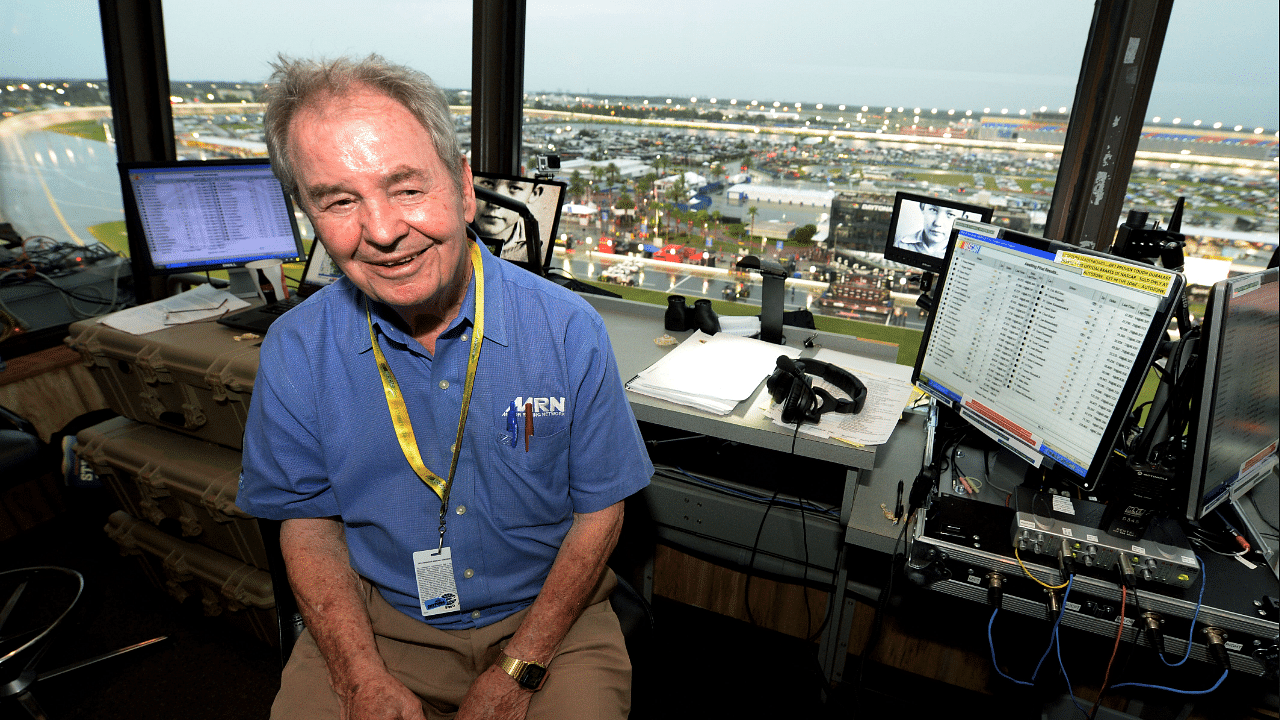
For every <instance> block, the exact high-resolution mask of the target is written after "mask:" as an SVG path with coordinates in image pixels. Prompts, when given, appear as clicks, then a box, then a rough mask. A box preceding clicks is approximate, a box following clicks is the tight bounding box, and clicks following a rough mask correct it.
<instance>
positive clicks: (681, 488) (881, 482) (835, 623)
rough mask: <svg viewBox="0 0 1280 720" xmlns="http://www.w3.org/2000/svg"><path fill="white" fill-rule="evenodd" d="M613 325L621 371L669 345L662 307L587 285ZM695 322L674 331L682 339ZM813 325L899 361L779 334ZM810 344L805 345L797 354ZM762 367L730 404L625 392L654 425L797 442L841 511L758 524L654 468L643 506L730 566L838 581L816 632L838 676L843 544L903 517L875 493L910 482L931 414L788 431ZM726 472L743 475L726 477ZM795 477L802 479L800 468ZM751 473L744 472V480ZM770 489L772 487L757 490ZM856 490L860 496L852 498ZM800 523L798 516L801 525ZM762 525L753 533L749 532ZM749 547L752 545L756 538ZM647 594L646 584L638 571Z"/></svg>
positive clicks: (754, 443) (661, 530)
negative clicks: (871, 429)
mask: <svg viewBox="0 0 1280 720" xmlns="http://www.w3.org/2000/svg"><path fill="white" fill-rule="evenodd" d="M585 297H586V300H587V301H588V302H590V303H591V304H592V306H594V307H595V308H596V310H597V311H598V312H599V313H600V315H601V317H603V318H604V321H605V325H606V326H607V328H608V330H609V338H610V341H611V342H612V343H613V349H614V353H615V355H616V356H617V359H618V368H619V372H620V373H621V375H622V379H623V381H624V382H625V381H626V380H627V379H629V378H631V377H633V376H635V375H636V374H637V373H639V372H640V371H641V370H644V369H645V368H647V367H649V366H650V365H652V364H653V363H654V362H655V361H657V360H658V359H660V358H661V357H663V355H664V354H665V353H666V352H667V350H666V349H664V348H662V347H659V346H657V345H655V344H654V342H653V340H654V338H657V337H658V336H660V335H662V334H663V333H664V332H665V331H664V330H663V314H664V312H665V308H662V307H659V306H654V305H645V304H641V303H635V302H629V301H625V300H616V299H613V298H605V297H599V296H593V295H588V296H585ZM691 332H692V331H688V332H682V333H671V334H672V335H673V336H674V337H677V338H678V339H684V338H685V337H687V336H688V335H690V334H691ZM811 336H812V337H813V342H814V344H815V345H817V346H820V347H825V348H829V349H833V350H838V351H840V352H846V353H850V354H855V355H862V356H864V357H870V358H873V359H876V360H883V361H886V362H895V360H896V358H897V347H896V346H892V345H885V344H883V343H878V342H870V341H864V340H859V339H857V338H853V337H850V336H846V335H836V334H833V333H824V332H818V331H813V330H803V329H800V328H786V340H787V344H788V345H790V346H792V347H796V348H799V347H801V344H802V342H803V341H804V340H805V339H807V338H809V337H811ZM813 353H814V350H808V349H806V350H804V351H803V352H802V357H807V356H810V355H812V354H813ZM763 381H764V377H761V383H760V388H759V389H758V390H757V391H756V392H755V393H754V394H753V395H752V396H751V397H750V398H749V399H748V400H746V401H743V402H741V403H739V404H738V406H737V408H735V410H734V411H733V412H732V413H730V414H728V415H723V416H721V415H715V414H712V413H708V412H704V411H701V410H697V409H694V408H690V407H687V406H684V405H678V404H675V403H671V402H668V401H665V400H659V399H656V398H652V397H649V396H646V395H640V394H638V393H633V392H628V393H627V397H628V400H629V401H630V403H631V408H632V410H633V412H634V413H635V416H636V419H637V420H639V421H640V422H641V423H648V424H652V425H655V426H659V427H662V428H670V429H673V430H678V431H684V432H687V433H696V434H701V435H706V436H709V437H712V438H719V439H722V440H726V441H730V442H736V443H742V444H743V445H746V446H750V447H751V448H753V449H755V450H758V451H765V452H771V453H776V454H777V455H779V456H780V457H790V456H791V455H792V446H793V442H794V447H795V452H794V455H795V457H797V458H800V459H804V460H808V461H815V462H817V463H824V464H828V465H830V466H831V467H832V468H834V469H835V471H834V472H833V473H832V478H833V480H832V481H833V482H839V483H841V485H842V487H841V488H840V489H839V497H840V502H839V507H840V513H839V522H838V524H836V523H822V522H816V521H815V518H813V517H809V518H805V517H803V516H801V515H800V514H798V513H788V512H785V511H782V510H773V511H772V512H774V513H777V516H775V515H772V514H771V515H770V516H769V517H770V518H771V521H770V523H769V524H768V525H767V526H765V525H764V520H765V513H766V512H767V511H768V510H765V509H762V508H761V507H760V505H759V503H753V502H749V501H745V500H741V499H737V498H733V497H730V496H726V495H724V494H722V493H717V492H714V491H710V490H706V489H703V488H699V487H697V486H695V485H691V484H689V483H684V482H680V481H675V480H670V479H667V478H664V477H662V476H660V475H659V476H655V477H654V480H653V483H652V484H651V485H650V487H649V488H648V489H646V491H645V492H644V496H645V499H646V501H647V509H648V512H649V514H650V516H651V518H652V520H653V522H654V524H655V526H656V529H657V535H658V538H659V539H660V540H663V541H666V542H671V543H674V544H676V545H678V546H682V547H685V548H690V549H692V550H694V551H696V552H699V553H702V554H707V555H711V556H713V557H716V558H717V559H720V560H723V561H725V562H728V563H731V564H733V565H735V566H739V567H742V566H747V565H748V564H750V565H751V566H752V567H753V568H755V569H759V570H764V571H767V572H771V573H775V574H780V575H783V576H788V577H793V578H795V579H796V581H797V582H798V581H800V580H801V579H802V578H806V579H809V580H816V581H818V582H820V583H823V584H826V585H827V586H829V587H831V588H833V589H838V590H837V591H836V592H832V594H831V601H830V606H829V607H828V613H829V617H830V618H831V620H830V621H829V622H828V623H827V625H826V628H825V630H824V632H823V634H822V640H821V644H820V647H819V653H820V660H821V663H822V666H823V670H824V672H825V674H826V677H827V679H828V680H829V681H830V682H833V683H836V682H839V681H840V680H841V678H842V674H843V666H844V660H845V657H846V655H847V652H848V647H847V645H848V637H849V632H850V627H851V623H852V620H853V609H854V601H853V600H851V599H849V598H847V593H846V590H847V589H848V588H849V568H848V567H847V562H846V558H845V550H846V547H847V546H848V545H850V544H852V545H855V546H858V547H865V548H869V549H872V550H876V551H879V552H883V553H886V554H887V553H889V552H891V551H892V549H893V545H894V542H895V540H896V539H897V537H898V534H899V533H900V531H901V529H902V527H901V525H895V524H893V523H892V522H891V521H889V520H888V519H886V517H885V516H884V513H883V511H882V510H881V507H880V504H881V503H884V504H885V505H886V506H887V507H889V508H890V509H892V508H893V507H894V505H895V503H896V501H897V485H898V482H899V481H902V482H903V483H904V485H905V487H906V488H908V489H909V488H910V486H911V482H912V480H913V479H914V478H915V476H916V474H917V473H918V472H919V471H920V467H921V461H922V459H923V457H924V451H925V444H926V436H927V430H928V428H927V424H926V422H925V417H924V416H922V415H913V414H908V415H907V418H906V419H905V420H904V421H903V422H902V423H900V424H899V426H898V429H897V430H896V431H895V432H894V435H893V437H892V438H891V439H890V441H889V442H888V443H886V444H884V445H881V446H878V447H855V446H851V445H848V444H846V443H843V442H840V441H838V440H830V439H822V438H816V437H811V436H806V435H803V434H801V435H799V436H797V437H793V434H792V432H790V431H789V430H787V429H785V428H782V427H779V426H777V425H775V424H773V421H772V420H770V419H769V418H768V417H767V416H766V415H765V413H764V411H763V408H764V407H765V406H767V404H768V402H769V400H768V395H767V392H768V391H767V390H766V389H765V388H764V382H763ZM724 479H725V480H726V481H728V482H730V483H732V482H734V481H735V480H741V478H732V477H727V478H724ZM796 480H797V482H798V481H799V479H798V478H797V479H796ZM744 484H746V485H750V484H751V483H750V482H747V483H744ZM765 496H766V497H767V496H768V493H767V492H766V493H765ZM855 500H856V502H855ZM802 525H803V528H802V527H801V526H802ZM757 536H758V537H757ZM753 548H754V549H755V550H756V551H757V552H751V550H752V549H753ZM645 584H646V588H645V589H646V594H649V593H650V592H651V589H652V585H651V576H650V577H649V578H646V583H645ZM854 589H855V590H856V591H858V592H859V594H862V595H863V596H866V595H868V594H871V593H873V592H874V591H875V589H874V588H869V587H867V586H865V585H856V584H855V587H854Z"/></svg>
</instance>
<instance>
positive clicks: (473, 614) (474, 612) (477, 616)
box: [471, 610, 480, 620]
mask: <svg viewBox="0 0 1280 720" xmlns="http://www.w3.org/2000/svg"><path fill="white" fill-rule="evenodd" d="M471 619H472V620H479V619H480V611H479V610H472V611H471Z"/></svg>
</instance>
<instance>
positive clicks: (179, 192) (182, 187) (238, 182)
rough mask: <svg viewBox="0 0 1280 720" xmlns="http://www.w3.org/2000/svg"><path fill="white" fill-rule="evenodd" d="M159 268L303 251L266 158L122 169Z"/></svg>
mask: <svg viewBox="0 0 1280 720" xmlns="http://www.w3.org/2000/svg"><path fill="white" fill-rule="evenodd" d="M127 173H128V180H129V188H130V190H131V191H132V195H133V201H134V203H135V208H136V210H137V214H138V220H139V223H140V224H141V228H142V232H143V234H144V235H145V237H146V242H147V248H148V250H149V251H150V254H151V265H152V267H153V268H154V269H155V270H156V271H159V272H172V271H186V270H196V269H200V270H204V269H209V268H219V267H239V266H242V265H244V264H245V263H248V262H251V261H253V260H267V259H279V260H283V261H286V262H287V261H291V260H296V259H297V258H298V257H300V256H301V254H302V246H301V243H300V241H299V239H298V234H297V226H296V221H295V220H294V218H293V210H292V207H291V205H290V203H289V201H288V199H287V198H286V197H285V195H284V191H283V189H282V188H281V187H280V181H278V180H276V178H275V176H274V175H272V173H271V166H270V165H269V164H268V163H267V162H265V161H246V162H238V163H191V162H177V163H173V164H171V165H169V166H161V167H133V168H129V169H127Z"/></svg>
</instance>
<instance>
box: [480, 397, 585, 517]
mask: <svg viewBox="0 0 1280 720" xmlns="http://www.w3.org/2000/svg"><path fill="white" fill-rule="evenodd" d="M554 419H556V420H559V421H560V422H559V423H553V422H552V420H553V419H552V418H547V419H546V420H543V421H542V422H541V423H539V422H537V419H535V423H534V434H533V435H532V436H530V437H529V449H528V450H527V451H526V450H525V444H524V443H525V437H524V421H523V419H521V420H520V422H519V423H518V428H517V430H516V433H515V447H512V445H511V441H510V439H509V438H510V437H511V433H509V432H507V431H506V424H505V418H504V419H503V424H502V427H501V428H499V432H498V433H495V436H496V437H497V440H496V442H495V443H494V446H493V451H494V454H495V455H496V456H497V458H498V462H497V463H495V464H494V465H493V470H494V472H491V473H488V474H487V475H486V477H483V478H480V479H479V482H480V484H481V486H482V488H483V489H481V491H480V492H481V493H482V494H484V495H486V496H487V497H488V499H489V506H490V510H491V511H492V513H493V517H494V518H495V519H496V520H497V521H498V523H499V525H502V526H504V527H527V526H536V525H550V524H555V523H559V522H561V521H563V520H564V519H565V518H566V517H568V516H569V515H571V514H572V512H573V509H572V503H571V502H570V500H569V435H570V433H569V428H568V426H567V424H566V423H565V419H564V418H554Z"/></svg>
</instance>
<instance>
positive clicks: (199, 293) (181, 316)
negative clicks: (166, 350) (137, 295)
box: [102, 285, 249, 335]
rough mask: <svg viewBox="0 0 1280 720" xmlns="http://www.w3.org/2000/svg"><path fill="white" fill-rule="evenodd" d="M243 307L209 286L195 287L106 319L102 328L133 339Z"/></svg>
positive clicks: (234, 297) (225, 294)
mask: <svg viewBox="0 0 1280 720" xmlns="http://www.w3.org/2000/svg"><path fill="white" fill-rule="evenodd" d="M244 307H249V303H247V302H245V301H244V300H241V299H240V298H238V297H236V296H235V295H232V294H231V293H229V292H227V291H226V290H219V289H217V288H215V287H213V286H212V285H197V286H195V287H194V288H191V289H190V290H187V291H186V292H182V293H179V294H177V295H174V296H173V297H167V298H164V299H163V300H157V301H155V302H151V303H147V304H145V305H139V306H137V307H132V308H128V309H127V310H121V311H119V312H115V313H111V314H110V315H106V316H104V317H103V318H102V324H104V325H110V326H111V327H113V328H115V329H117V330H123V331H125V332H127V333H132V334H134V335H145V334H146V333H149V332H155V331H157V330H163V329H165V328H167V327H169V326H171V325H184V324H186V323H191V322H197V321H199V320H211V319H213V318H218V317H222V316H223V315H225V314H227V313H228V312H230V311H232V310H239V309H240V308H244Z"/></svg>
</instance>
